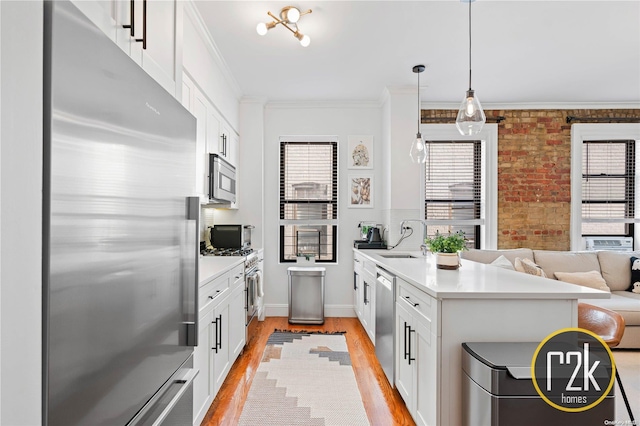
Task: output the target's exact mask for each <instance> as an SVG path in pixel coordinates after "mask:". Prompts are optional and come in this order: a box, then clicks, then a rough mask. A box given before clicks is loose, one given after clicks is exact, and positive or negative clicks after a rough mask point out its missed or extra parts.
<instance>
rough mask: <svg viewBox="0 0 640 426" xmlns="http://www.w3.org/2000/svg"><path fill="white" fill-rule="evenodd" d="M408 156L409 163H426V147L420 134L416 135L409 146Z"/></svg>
mask: <svg viewBox="0 0 640 426" xmlns="http://www.w3.org/2000/svg"><path fill="white" fill-rule="evenodd" d="M409 155H410V156H411V161H413V162H414V163H424V162H425V161H427V147H426V145H425V143H424V141H423V140H422V135H421V134H420V133H417V134H416V138H415V139H414V140H413V143H412V144H411V150H410V151H409Z"/></svg>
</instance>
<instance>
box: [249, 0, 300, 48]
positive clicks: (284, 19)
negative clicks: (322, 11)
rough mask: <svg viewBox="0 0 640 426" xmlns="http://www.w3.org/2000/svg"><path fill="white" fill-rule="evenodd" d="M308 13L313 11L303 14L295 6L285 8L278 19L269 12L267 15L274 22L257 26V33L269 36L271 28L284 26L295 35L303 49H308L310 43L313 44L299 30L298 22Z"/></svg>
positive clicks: (261, 23)
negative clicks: (279, 25)
mask: <svg viewBox="0 0 640 426" xmlns="http://www.w3.org/2000/svg"><path fill="white" fill-rule="evenodd" d="M308 13H311V9H309V10H307V11H306V12H301V11H300V9H298V8H297V7H294V6H286V7H283V8H282V10H281V11H280V18H278V17H276V16H275V15H273V14H272V13H271V12H267V15H269V16H270V17H272V18H273V19H274V20H273V21H271V22H268V23H264V22H260V23H259V24H258V25H257V26H256V31H257V32H258V34H260V35H261V36H263V35H265V34H267V32H268V31H269V30H270V29H271V28H275V26H276V25H278V24H282V26H283V27H285V28H286V29H288V30H289V31H291V32H292V33H293V36H294V37H295V38H297V39H298V40H299V41H300V44H301V45H302V46H303V47H307V46H309V43H311V38H310V37H309V36H308V35H306V34H302V33H301V32H300V29H299V28H298V20H300V17H302V16H303V15H306V14H308Z"/></svg>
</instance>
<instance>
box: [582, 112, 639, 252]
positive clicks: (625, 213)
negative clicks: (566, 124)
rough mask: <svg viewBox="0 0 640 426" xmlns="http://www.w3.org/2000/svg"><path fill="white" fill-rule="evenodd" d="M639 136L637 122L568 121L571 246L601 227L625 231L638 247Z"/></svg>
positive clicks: (601, 230)
mask: <svg viewBox="0 0 640 426" xmlns="http://www.w3.org/2000/svg"><path fill="white" fill-rule="evenodd" d="M638 142H640V123H576V124H573V125H571V250H574V251H575V250H584V249H585V248H586V245H585V239H584V238H583V235H603V233H605V232H606V235H617V236H626V235H629V236H631V237H633V240H634V246H635V247H636V248H637V247H638V243H637V241H638V239H637V238H636V235H635V234H636V233H637V232H638V230H639V229H640V227H638V226H633V225H634V223H636V222H637V221H639V220H640V218H638V212H637V211H636V209H635V205H637V203H640V193H639V192H638V191H635V187H636V182H638V179H640V174H639V173H638V172H639V170H638V168H637V167H636V164H639V163H638V162H639V161H640V158H639V157H640V150H638V149H637V148H636V147H637V145H638ZM587 146H588V147H589V148H588V149H589V154H587V153H586V152H585V151H586V150H587ZM602 160H604V161H605V163H603V162H602ZM587 164H588V165H589V167H588V168H589V170H588V171H587ZM607 164H608V165H607ZM596 175H598V176H596ZM623 176H624V177H623ZM587 178H588V181H587ZM585 184H586V187H585V188H583V185H585Z"/></svg>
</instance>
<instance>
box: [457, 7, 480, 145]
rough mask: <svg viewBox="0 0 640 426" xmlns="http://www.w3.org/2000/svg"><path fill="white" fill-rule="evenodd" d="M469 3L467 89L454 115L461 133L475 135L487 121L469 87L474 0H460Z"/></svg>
mask: <svg viewBox="0 0 640 426" xmlns="http://www.w3.org/2000/svg"><path fill="white" fill-rule="evenodd" d="M461 1H463V2H468V3H469V90H467V93H466V96H465V97H464V99H463V100H462V105H460V110H459V111H458V116H457V117H456V127H457V128H458V131H459V132H460V133H461V134H463V135H476V134H478V133H479V132H480V130H482V126H484V123H485V121H487V118H486V116H485V115H484V111H483V110H482V106H481V105H480V100H479V99H478V97H477V96H476V94H475V92H474V91H473V90H472V89H471V3H472V2H473V1H474V0H461Z"/></svg>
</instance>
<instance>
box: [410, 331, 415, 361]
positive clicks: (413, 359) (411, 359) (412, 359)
mask: <svg viewBox="0 0 640 426" xmlns="http://www.w3.org/2000/svg"><path fill="white" fill-rule="evenodd" d="M415 332H416V331H415V330H412V329H411V326H409V365H411V361H415V360H416V359H415V358H411V333H415Z"/></svg>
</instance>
